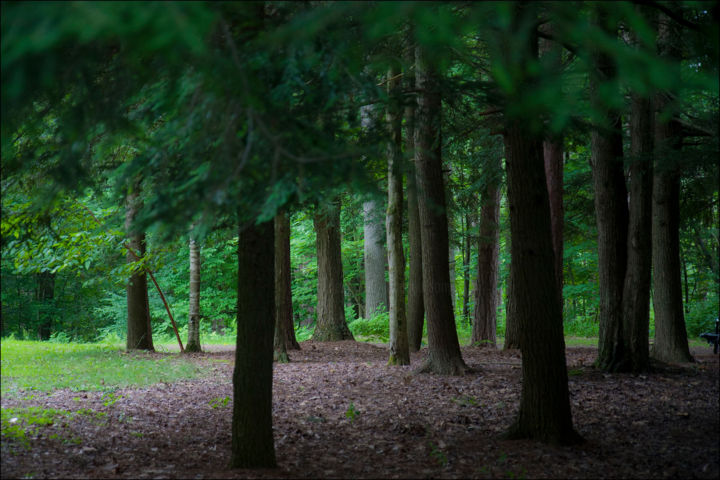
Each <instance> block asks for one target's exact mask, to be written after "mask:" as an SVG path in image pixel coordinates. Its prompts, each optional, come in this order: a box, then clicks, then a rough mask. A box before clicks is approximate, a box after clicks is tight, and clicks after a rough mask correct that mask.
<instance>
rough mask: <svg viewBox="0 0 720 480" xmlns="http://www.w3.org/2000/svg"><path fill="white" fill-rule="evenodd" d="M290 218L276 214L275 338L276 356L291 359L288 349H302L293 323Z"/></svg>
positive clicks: (279, 358) (282, 214) (284, 360)
mask: <svg viewBox="0 0 720 480" xmlns="http://www.w3.org/2000/svg"><path fill="white" fill-rule="evenodd" d="M290 280H291V279H290V219H289V218H288V216H287V214H286V213H285V212H282V211H281V212H278V214H277V215H276V216H275V340H274V342H273V343H274V351H275V354H274V358H275V360H276V361H279V362H287V361H288V360H289V358H288V355H287V351H288V350H290V349H292V350H300V344H298V342H297V339H296V338H295V326H294V325H293V309H292V290H291V284H290Z"/></svg>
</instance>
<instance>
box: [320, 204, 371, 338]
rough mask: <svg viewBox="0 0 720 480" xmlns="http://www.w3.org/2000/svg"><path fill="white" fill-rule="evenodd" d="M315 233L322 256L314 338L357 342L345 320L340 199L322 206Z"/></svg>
mask: <svg viewBox="0 0 720 480" xmlns="http://www.w3.org/2000/svg"><path fill="white" fill-rule="evenodd" d="M315 233H316V236H317V240H316V242H317V256H318V288H317V298H318V309H317V324H316V325H315V332H313V336H312V339H313V340H316V341H320V342H323V341H337V340H354V338H353V335H352V333H351V332H350V329H349V328H348V326H347V323H346V321H345V295H344V291H343V271H342V256H341V249H340V248H341V246H340V201H339V200H337V201H334V202H332V203H330V204H328V205H326V206H324V207H318V211H317V213H316V214H315ZM383 283H384V282H383Z"/></svg>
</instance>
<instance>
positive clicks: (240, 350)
mask: <svg viewBox="0 0 720 480" xmlns="http://www.w3.org/2000/svg"><path fill="white" fill-rule="evenodd" d="M274 233H275V232H274V230H273V223H272V222H264V223H261V224H259V225H255V224H251V225H249V226H247V227H245V228H244V229H241V230H240V232H239V239H238V284H237V285H238V291H237V345H236V348H235V370H234V372H233V418H232V447H231V456H230V467H231V468H257V467H265V468H272V467H274V466H275V446H274V440H273V432H272V378H273V377H272V362H273V329H274V325H275V278H274V277H275V268H274V263H275V262H274V255H275V254H274V250H275V239H274Z"/></svg>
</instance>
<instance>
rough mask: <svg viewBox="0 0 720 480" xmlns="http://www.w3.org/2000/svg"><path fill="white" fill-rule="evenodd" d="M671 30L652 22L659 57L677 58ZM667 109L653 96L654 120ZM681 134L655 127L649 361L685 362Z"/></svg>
mask: <svg viewBox="0 0 720 480" xmlns="http://www.w3.org/2000/svg"><path fill="white" fill-rule="evenodd" d="M677 28H678V27H677V25H675V24H674V22H672V21H671V20H670V19H669V18H668V17H667V16H666V15H664V14H663V15H660V18H659V22H658V50H659V53H660V55H661V56H663V57H669V58H671V59H678V58H679V57H680V53H679V51H678V50H679V45H680V39H679V33H678V31H677ZM669 106H670V100H669V98H668V96H667V95H666V94H664V93H661V94H658V95H657V96H656V111H657V115H658V117H659V116H660V115H661V114H662V113H663V112H664V111H665V110H666V109H667V108H668V107H669ZM680 135H681V131H680V127H679V125H678V124H677V123H676V122H674V121H660V120H658V121H657V122H656V129H655V151H656V156H657V163H656V166H655V172H654V182H653V195H652V264H653V282H654V289H653V307H654V311H655V343H654V345H653V352H652V354H653V357H655V358H657V359H658V360H663V361H666V362H689V361H692V356H691V355H690V351H689V349H688V341H687V331H686V329H685V316H684V313H683V307H682V285H681V277H680V238H679V236H680V171H679V165H678V163H677V162H678V160H679V159H680V158H681V157H680V155H681V154H680V149H681V143H682V138H681V136H680Z"/></svg>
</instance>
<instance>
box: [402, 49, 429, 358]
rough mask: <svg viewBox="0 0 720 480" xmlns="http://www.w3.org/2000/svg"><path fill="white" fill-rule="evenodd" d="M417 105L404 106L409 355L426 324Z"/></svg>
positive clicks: (411, 79)
mask: <svg viewBox="0 0 720 480" xmlns="http://www.w3.org/2000/svg"><path fill="white" fill-rule="evenodd" d="M408 57H409V58H408V64H410V65H412V64H414V63H415V48H414V47H412V46H411V47H410V48H409V50H408ZM413 72H414V70H413V69H411V70H409V71H408V74H409V75H408V78H407V79H406V82H407V83H406V88H407V89H408V90H412V89H414V88H415V77H414V75H410V74H411V73H413ZM416 106H417V102H416V101H415V100H414V99H413V100H412V101H411V102H410V104H409V105H408V106H407V107H405V128H406V131H405V132H406V133H405V152H406V154H407V155H409V157H410V162H411V163H412V164H413V165H412V167H413V168H410V174H409V175H408V177H407V196H408V244H409V247H410V248H409V259H408V261H409V263H410V268H409V273H408V306H407V321H408V344H409V347H410V351H411V352H417V351H418V350H420V345H421V343H422V334H423V324H424V323H425V305H424V300H423V287H422V238H421V234H420V213H419V211H418V201H417V182H416V180H415V178H416V176H415V107H416Z"/></svg>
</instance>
